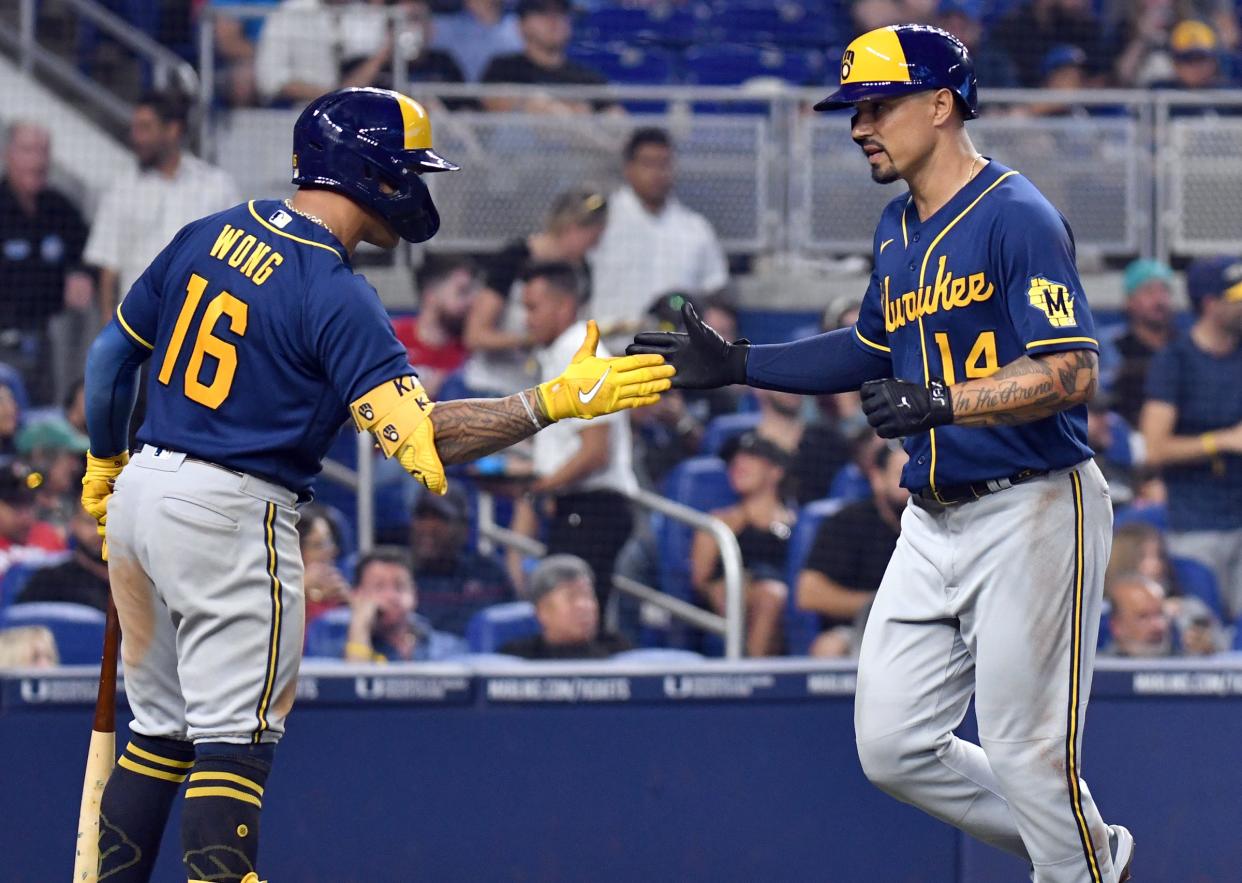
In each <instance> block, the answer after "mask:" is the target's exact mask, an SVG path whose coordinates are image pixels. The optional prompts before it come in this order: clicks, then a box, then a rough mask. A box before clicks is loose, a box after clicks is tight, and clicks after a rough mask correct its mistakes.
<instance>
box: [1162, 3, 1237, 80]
mask: <svg viewBox="0 0 1242 883" xmlns="http://www.w3.org/2000/svg"><path fill="white" fill-rule="evenodd" d="M1169 55H1170V57H1171V58H1172V61H1173V76H1172V77H1170V78H1168V79H1164V80H1157V81H1156V82H1154V83H1152V88H1153V89H1189V90H1198V89H1220V88H1223V87H1224V86H1226V85H1227V83H1226V82H1225V81H1224V77H1223V76H1222V75H1221V69H1220V56H1221V45H1220V40H1219V39H1218V38H1217V36H1216V31H1214V30H1213V29H1212V26H1211V25H1209V24H1207V23H1206V22H1202V21H1199V20H1197V19H1186V20H1185V21H1180V22H1178V23H1177V25H1175V26H1174V28H1173V30H1172V31H1171V32H1170V33H1169Z"/></svg>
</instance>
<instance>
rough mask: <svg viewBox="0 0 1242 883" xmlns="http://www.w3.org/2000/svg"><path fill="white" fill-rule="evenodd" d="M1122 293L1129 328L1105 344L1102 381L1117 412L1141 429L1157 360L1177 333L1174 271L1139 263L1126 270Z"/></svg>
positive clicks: (1146, 260)
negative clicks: (1146, 389) (1153, 363)
mask: <svg viewBox="0 0 1242 883" xmlns="http://www.w3.org/2000/svg"><path fill="white" fill-rule="evenodd" d="M1122 290H1123V291H1124V292H1125V298H1126V324H1125V325H1124V326H1122V327H1121V328H1119V329H1118V330H1117V331H1116V332H1115V333H1114V335H1113V336H1112V337H1111V339H1105V340H1101V341H1100V345H1101V346H1100V382H1101V386H1102V387H1103V388H1104V389H1105V390H1107V391H1108V392H1109V393H1111V394H1112V409H1113V410H1114V411H1116V412H1117V413H1118V414H1120V415H1121V416H1122V417H1123V418H1125V421H1126V422H1127V423H1128V424H1130V425H1131V426H1134V427H1137V426H1138V418H1139V411H1141V410H1142V408H1143V400H1144V399H1145V398H1146V395H1145V393H1144V386H1146V384H1147V369H1148V367H1149V366H1150V364H1151V359H1152V356H1154V355H1155V354H1156V353H1157V352H1159V351H1160V350H1162V349H1164V348H1165V347H1166V346H1168V344H1169V340H1170V339H1171V338H1172V335H1173V332H1174V330H1175V326H1174V323H1173V270H1172V269H1170V267H1169V265H1168V264H1166V263H1164V262H1163V261H1157V260H1153V259H1152V258H1139V259H1138V260H1136V261H1132V262H1131V263H1130V264H1129V265H1128V266H1127V267H1126V269H1125V275H1124V276H1123V279H1122Z"/></svg>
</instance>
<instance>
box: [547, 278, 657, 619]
mask: <svg viewBox="0 0 1242 883" xmlns="http://www.w3.org/2000/svg"><path fill="white" fill-rule="evenodd" d="M522 281H523V282H525V286H524V288H523V291H522V301H523V304H524V305H525V307H526V324H527V328H528V329H529V331H530V335H531V339H532V340H533V341H534V342H535V344H536V346H538V347H539V349H538V350H537V351H536V353H535V358H536V360H537V361H538V363H539V374H540V379H541V380H549V379H551V378H553V377H555V376H556V375H557V372H558V371H559V369H560V366H561V365H562V364H563V363H565V362H566V361H568V360H569V359H572V358H573V356H574V353H575V352H576V351H577V349H578V346H579V344H581V343H582V340H583V337H584V336H585V335H586V323H585V322H584V321H582V320H580V319H579V318H578V310H579V307H580V305H581V301H582V297H581V292H582V278H581V276H580V275H579V273H578V272H577V271H576V270H575V268H574V267H573V266H572V265H570V264H564V263H551V262H549V263H536V264H531V265H530V266H529V267H528V268H527V270H526V271H525V272H524V273H523V274H522ZM598 352H600V353H602V352H603V350H602V349H601V350H599V351H598ZM585 394H586V395H588V397H589V391H588V393H585ZM533 441H534V472H535V475H536V480H535V481H534V482H533V483H532V484H531V485H530V487H529V491H530V493H531V494H534V495H537V496H540V497H543V498H544V499H543V501H541V502H542V507H543V509H542V511H543V512H544V513H545V514H546V515H547V516H548V520H549V523H548V533H547V543H548V552H549V553H550V554H555V553H559V552H572V553H573V554H575V555H578V556H579V557H581V558H584V559H585V560H586V561H587V562H588V563H589V564H590V565H591V568H592V569H593V570H594V571H595V574H596V580H595V590H596V593H597V594H598V595H599V596H600V598H601V600H603V599H605V598H606V597H607V594H608V592H609V590H610V589H611V587H612V568H613V562H614V560H615V559H616V557H617V552H618V551H619V550H620V549H621V546H622V545H623V544H624V543H625V541H626V540H627V539H628V538H629V535H630V531H631V529H632V527H633V519H632V514H631V512H630V506H629V502H628V500H627V499H626V497H625V496H624V495H623V494H624V493H625V492H629V491H633V490H636V489H637V488H638V479H637V478H635V476H634V467H633V440H632V438H631V436H630V418H629V416H628V415H627V414H623V413H619V414H613V415H610V416H608V417H600V418H597V419H595V420H592V421H590V422H589V423H585V422H582V421H579V420H567V421H563V422H561V423H557V424H554V425H553V426H549V427H548V428H547V429H545V430H544V431H543V432H541V433H540V434H539V435H536V436H535V438H534V440H533Z"/></svg>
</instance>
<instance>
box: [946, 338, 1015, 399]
mask: <svg viewBox="0 0 1242 883" xmlns="http://www.w3.org/2000/svg"><path fill="white" fill-rule="evenodd" d="M936 347H937V348H938V349H939V350H940V364H941V366H942V368H943V369H944V382H945V383H947V384H948V385H949V386H952V385H953V384H955V383H957V370H956V368H955V367H954V365H953V351H952V350H951V349H950V348H949V335H948V334H947V333H946V332H944V331H937V332H936ZM962 367H963V368H964V369H965V372H966V379H967V380H974V379H975V378H976V377H988V376H989V375H992V374H995V373H996V372H997V370H998V369H999V368H1000V365H999V364H998V362H997V360H996V332H995V331H983V332H980V334H979V336H978V337H976V338H975V343H974V346H972V347H971V348H970V352H969V353H967V354H966V363H965V364H964V365H963V366H962Z"/></svg>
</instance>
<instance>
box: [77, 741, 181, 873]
mask: <svg viewBox="0 0 1242 883" xmlns="http://www.w3.org/2000/svg"><path fill="white" fill-rule="evenodd" d="M193 764H194V746H193V745H191V744H190V743H189V742H182V741H178V740H176V739H162V738H156V737H152V736H143V735H140V734H138V733H132V734H131V736H130V740H129V744H128V745H127V746H126V747H125V751H124V752H123V753H122V754H121V757H120V759H119V760H118V761H117V764H116V767H115V768H114V769H113V770H112V775H111V776H109V777H108V784H107V786H106V787H105V788H104V793H103V798H102V800H101V804H100V811H99V876H100V879H104V878H106V879H107V880H108V883H147V881H148V880H149V879H151V872H152V870H153V869H154V868H155V856H156V853H158V851H159V848H160V838H161V837H162V836H163V834H164V825H165V824H166V823H167V821H168V812H169V810H170V809H172V802H173V799H174V798H175V797H176V796H177V791H179V790H180V788H181V783H182V782H184V781H185V778H186V776H187V775H188V774H189V772H190V767H191V766H193Z"/></svg>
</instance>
